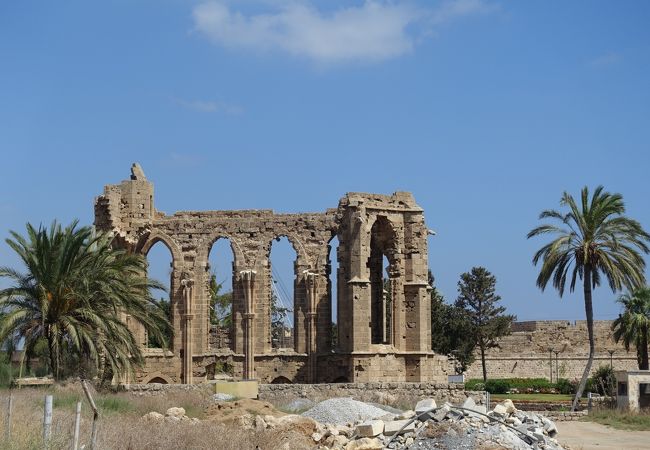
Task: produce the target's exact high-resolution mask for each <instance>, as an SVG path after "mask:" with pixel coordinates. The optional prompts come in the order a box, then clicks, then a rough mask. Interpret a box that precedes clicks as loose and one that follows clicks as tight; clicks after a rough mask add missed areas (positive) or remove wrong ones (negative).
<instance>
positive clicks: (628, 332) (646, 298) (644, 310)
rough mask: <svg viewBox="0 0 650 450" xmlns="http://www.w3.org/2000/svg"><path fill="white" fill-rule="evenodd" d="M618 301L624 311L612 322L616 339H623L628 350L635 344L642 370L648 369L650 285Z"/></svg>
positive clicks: (621, 297)
mask: <svg viewBox="0 0 650 450" xmlns="http://www.w3.org/2000/svg"><path fill="white" fill-rule="evenodd" d="M618 302H619V303H620V304H621V305H623V313H622V314H620V315H619V316H618V318H617V319H616V320H614V322H613V323H612V330H613V331H614V340H615V341H616V342H619V341H623V345H624V346H625V349H626V350H630V347H631V346H632V345H634V346H635V347H636V351H637V359H638V362H639V369H640V370H648V369H649V366H648V337H649V334H648V333H650V287H648V286H644V287H640V288H638V289H635V290H634V291H632V292H628V293H626V294H623V295H621V296H620V297H619V298H618Z"/></svg>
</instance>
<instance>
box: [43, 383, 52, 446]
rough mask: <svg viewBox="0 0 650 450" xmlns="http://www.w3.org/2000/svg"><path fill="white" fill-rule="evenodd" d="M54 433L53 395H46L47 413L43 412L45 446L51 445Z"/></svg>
mask: <svg viewBox="0 0 650 450" xmlns="http://www.w3.org/2000/svg"><path fill="white" fill-rule="evenodd" d="M51 435H52V396H51V395H46V396H45V413H44V414H43V445H44V446H45V448H46V449H47V448H49V446H50V437H51Z"/></svg>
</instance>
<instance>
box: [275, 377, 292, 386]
mask: <svg viewBox="0 0 650 450" xmlns="http://www.w3.org/2000/svg"><path fill="white" fill-rule="evenodd" d="M271 384H293V383H291V380H290V379H288V378H287V377H276V378H274V379H273V381H271Z"/></svg>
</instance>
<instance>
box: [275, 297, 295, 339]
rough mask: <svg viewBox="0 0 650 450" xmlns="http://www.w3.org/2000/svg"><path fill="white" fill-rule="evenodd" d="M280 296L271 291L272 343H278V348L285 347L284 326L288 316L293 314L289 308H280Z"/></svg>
mask: <svg viewBox="0 0 650 450" xmlns="http://www.w3.org/2000/svg"><path fill="white" fill-rule="evenodd" d="M279 303H280V301H279V299H278V296H277V295H276V294H275V291H274V290H271V342H277V343H278V344H277V345H278V347H280V348H282V347H283V346H284V340H285V339H284V332H285V330H286V327H285V325H284V323H285V321H286V319H287V316H288V315H289V313H290V312H291V310H290V309H289V308H285V307H284V306H280V304H279Z"/></svg>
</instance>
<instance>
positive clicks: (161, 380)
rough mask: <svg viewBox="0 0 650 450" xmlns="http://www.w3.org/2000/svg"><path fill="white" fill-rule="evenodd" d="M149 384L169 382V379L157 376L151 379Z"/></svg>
mask: <svg viewBox="0 0 650 450" xmlns="http://www.w3.org/2000/svg"><path fill="white" fill-rule="evenodd" d="M147 384H167V381H166V380H164V379H162V378H160V377H155V378H152V379H151V380H149V382H148V383H147Z"/></svg>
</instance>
